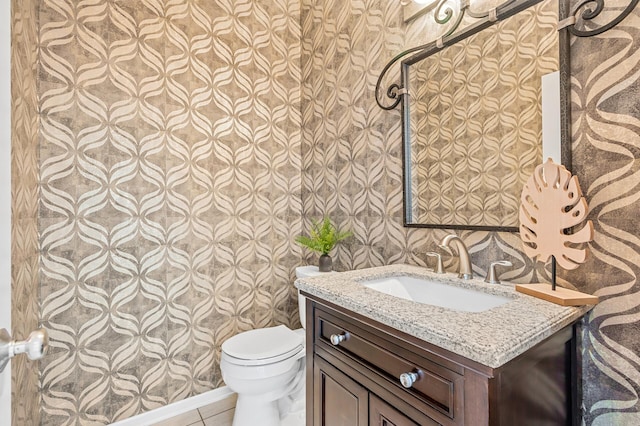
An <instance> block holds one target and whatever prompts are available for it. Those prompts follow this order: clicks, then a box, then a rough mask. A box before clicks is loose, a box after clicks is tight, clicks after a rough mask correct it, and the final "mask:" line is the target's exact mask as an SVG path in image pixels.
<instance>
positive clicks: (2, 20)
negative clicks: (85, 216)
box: [0, 0, 11, 424]
mask: <svg viewBox="0 0 640 426" xmlns="http://www.w3.org/2000/svg"><path fill="white" fill-rule="evenodd" d="M0 328H6V329H7V330H10V329H11V2H10V1H9V0H4V1H0ZM0 413H1V414H0V415H1V416H2V418H1V419H0V423H2V424H5V423H3V422H7V423H6V424H11V364H9V366H8V367H7V368H6V369H5V370H4V372H3V373H2V374H0Z"/></svg>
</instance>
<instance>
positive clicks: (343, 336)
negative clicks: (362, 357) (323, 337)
mask: <svg viewBox="0 0 640 426" xmlns="http://www.w3.org/2000/svg"><path fill="white" fill-rule="evenodd" d="M345 340H347V333H340V334H332V335H331V344H332V345H333V346H338V345H339V344H340V343H342V342H344V341H345Z"/></svg>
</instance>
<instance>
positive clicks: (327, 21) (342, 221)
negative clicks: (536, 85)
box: [302, 0, 640, 425]
mask: <svg viewBox="0 0 640 426" xmlns="http://www.w3.org/2000/svg"><path fill="white" fill-rule="evenodd" d="M607 4H608V3H607ZM616 4H617V5H618V6H620V5H621V4H623V5H626V4H628V2H620V1H619V2H617V3H616ZM400 9H401V6H400V2H396V1H391V0H389V1H387V0H369V1H364V2H350V3H348V4H346V5H344V6H343V5H341V6H340V7H336V2H335V1H331V0H325V1H312V0H303V5H302V73H303V81H302V84H303V98H302V120H303V121H302V124H303V167H304V169H303V170H304V174H303V200H302V201H303V206H304V213H305V224H306V223H307V222H308V219H309V218H314V217H317V216H319V215H321V214H323V213H328V214H331V215H332V216H333V217H335V218H336V220H337V222H338V224H339V225H340V226H341V227H343V228H347V229H351V230H353V231H354V233H355V236H354V238H353V239H352V240H351V241H350V242H349V243H348V244H343V245H341V246H339V248H338V251H337V259H336V265H337V267H338V268H339V269H354V268H365V267H369V266H378V265H383V264H390V263H400V262H407V263H413V264H425V262H426V259H425V255H424V253H425V252H426V251H431V250H434V249H436V250H437V243H438V242H439V241H440V240H441V238H442V237H443V236H444V235H446V234H447V233H448V232H447V231H446V230H436V229H408V228H403V227H402V175H401V173H402V168H401V129H400V116H399V110H395V111H391V112H385V111H382V110H381V109H380V108H378V107H377V105H376V104H375V98H374V88H375V82H376V78H377V76H378V74H379V72H380V71H381V70H382V67H383V66H384V65H385V63H386V62H387V61H388V60H389V59H390V58H392V57H393V56H394V55H395V54H397V53H398V52H400V51H402V50H403V48H408V47H410V46H414V45H417V44H420V43H423V42H425V41H426V40H425V39H424V35H423V34H422V31H421V30H422V29H423V28H424V19H423V20H419V21H416V22H413V23H411V24H410V25H404V24H403V23H402V21H401V10H400ZM612 10H613V11H612V12H611V13H609V12H607V13H605V15H607V16H610V15H613V16H615V14H616V13H617V12H616V11H619V10H620V8H618V9H615V8H614V9H612ZM638 28H640V11H639V10H637V8H636V11H635V14H634V15H632V16H630V17H628V18H627V19H625V20H624V21H623V22H622V24H620V25H619V26H618V27H616V28H615V29H614V30H611V31H609V32H607V33H604V34H603V35H601V36H598V37H596V38H593V39H579V40H574V42H573V46H572V49H573V51H572V57H571V62H572V77H573V78H572V86H573V106H572V110H573V120H574V125H573V135H574V136H573V147H572V149H573V169H574V172H575V173H576V174H577V175H578V176H579V178H580V180H581V186H582V188H583V191H584V192H585V196H586V197H587V200H588V201H589V203H590V205H591V208H592V212H591V219H592V220H593V221H594V225H595V228H596V236H595V240H594V242H593V243H592V244H591V245H590V247H591V256H590V257H589V260H588V262H587V264H585V265H583V266H582V267H581V268H578V269H577V270H575V271H572V272H571V273H570V274H568V273H566V272H563V273H562V276H561V277H560V279H561V282H562V283H563V284H564V285H570V286H575V287H578V288H579V289H580V290H583V291H587V292H591V293H596V294H598V295H599V296H600V297H601V298H602V300H603V301H602V303H601V304H600V305H598V307H597V308H596V309H595V310H594V311H593V313H592V314H591V315H590V316H589V317H588V320H587V325H586V327H585V333H584V354H583V359H584V368H583V374H584V377H583V381H584V383H583V384H584V413H585V417H584V420H585V424H588V425H613V424H615V425H637V424H640V402H639V400H638V394H639V393H640V379H639V377H640V358H639V357H638V355H637V353H638V349H639V347H640V345H639V342H640V334H639V332H638V330H639V327H638V324H639V321H640V320H639V316H638V314H639V312H640V308H638V305H639V303H638V300H640V299H639V298H638V294H637V293H638V283H637V278H636V277H637V276H638V275H639V274H640V254H639V253H640V241H639V240H638V237H637V235H638V234H639V233H640V228H639V225H638V221H637V219H636V216H637V210H638V198H639V194H640V184H639V182H640V181H639V180H638V158H639V156H640V150H639V146H640V140H639V139H638V135H639V134H640V121H639V120H640V104H639V99H640V60H639V59H640V49H638V43H640V32H639V30H638ZM427 32H428V31H427ZM458 234H459V235H460V236H461V237H462V239H463V240H464V241H465V243H466V244H467V246H469V247H470V252H471V255H472V261H473V264H474V271H475V272H476V273H477V274H479V275H482V276H484V274H485V270H486V268H487V266H488V263H489V262H491V261H493V260H497V259H507V260H510V261H512V262H513V264H514V267H513V268H512V269H511V270H510V271H508V272H505V273H504V274H503V277H504V278H505V279H507V280H512V281H515V282H535V281H538V280H541V279H544V277H546V276H547V274H548V273H547V271H546V270H544V268H543V267H542V266H540V265H534V264H533V262H532V261H531V260H530V259H528V258H527V257H526V256H525V255H524V254H523V253H522V250H521V241H520V239H519V237H518V234H515V233H490V232H471V231H462V232H458ZM453 263H454V261H453V260H451V259H447V266H448V268H449V269H452V268H454V267H455V266H456V265H454V264H453ZM565 280H569V282H567V281H565Z"/></svg>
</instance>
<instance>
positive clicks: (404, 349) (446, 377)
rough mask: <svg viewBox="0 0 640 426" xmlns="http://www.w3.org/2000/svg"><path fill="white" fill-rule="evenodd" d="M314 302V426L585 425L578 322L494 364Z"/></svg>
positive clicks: (310, 352)
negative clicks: (580, 400)
mask: <svg viewBox="0 0 640 426" xmlns="http://www.w3.org/2000/svg"><path fill="white" fill-rule="evenodd" d="M312 298H313V296H311V297H310V298H308V300H307V407H308V409H307V425H308V426H364V425H376V426H414V425H472V426H482V425H500V426H514V425H518V426H522V425H536V426H538V425H577V424H579V422H580V416H579V411H578V398H577V397H578V392H577V390H578V389H577V386H576V384H577V383H578V382H579V381H578V377H577V371H578V370H577V368H576V365H577V363H576V324H574V325H571V326H568V327H566V328H564V329H562V330H561V331H559V332H558V333H556V334H554V335H553V336H551V337H550V338H548V339H546V340H544V341H543V342H541V343H539V344H538V345H537V346H535V347H533V348H531V349H530V350H528V351H527V352H525V353H524V354H522V355H520V356H519V357H517V358H515V359H514V360H512V361H510V362H508V363H507V364H505V365H503V366H502V367H500V368H490V367H487V366H484V365H481V364H479V363H477V362H474V361H471V360H469V359H467V358H464V357H462V356H459V355H457V354H454V353H452V352H449V351H446V350H444V349H442V348H439V347H437V346H434V345H431V344H429V343H426V342H424V341H422V340H420V339H417V338H415V337H413V336H410V335H407V334H405V333H402V332H399V331H397V330H395V329H393V328H391V327H388V326H386V325H383V324H380V323H378V322H376V321H373V320H371V319H369V318H366V317H364V316H361V315H358V314H354V313H352V312H349V311H346V310H344V309H343V308H341V307H338V306H335V305H333V304H331V303H328V302H324V301H320V300H313V299H312ZM332 336H333V339H334V342H333V343H332V341H331V339H332ZM337 336H343V337H337ZM404 373H407V374H408V375H407V376H405V379H407V378H408V379H409V380H410V379H411V378H415V379H417V380H416V381H415V382H414V383H413V384H412V385H411V386H410V387H408V388H407V387H404V386H403V384H401V381H400V379H399V378H400V376H401V375H402V374H404ZM410 373H414V376H413V377H412V375H411V374H410ZM405 384H408V383H407V382H406V381H405Z"/></svg>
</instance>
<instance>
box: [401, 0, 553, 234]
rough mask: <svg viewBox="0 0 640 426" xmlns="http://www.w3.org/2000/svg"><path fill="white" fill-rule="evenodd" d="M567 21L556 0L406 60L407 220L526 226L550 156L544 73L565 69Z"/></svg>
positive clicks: (451, 224) (435, 224)
mask: <svg viewBox="0 0 640 426" xmlns="http://www.w3.org/2000/svg"><path fill="white" fill-rule="evenodd" d="M471 4H472V5H473V2H472V3H471ZM557 22H558V4H557V2H556V1H552V0H546V1H543V2H541V3H538V4H536V5H534V6H532V7H530V8H528V9H525V10H523V11H521V12H519V13H517V14H515V15H513V16H511V17H509V18H506V19H505V20H503V21H500V22H497V23H496V24H495V25H493V26H490V27H489V28H485V29H483V30H482V31H480V32H476V33H475V34H473V35H471V36H470V37H467V38H465V39H463V40H461V41H458V42H457V43H455V44H452V45H450V46H446V47H445V48H443V49H436V50H437V51H436V52H435V53H434V54H432V55H430V56H428V57H426V58H423V59H420V60H419V61H417V62H413V63H412V61H411V59H409V60H407V61H405V62H408V63H409V65H405V66H404V67H403V74H406V75H405V76H404V77H403V78H404V79H405V81H406V83H405V87H407V88H408V91H409V94H410V95H409V96H408V97H406V98H408V101H405V102H404V104H403V108H404V111H403V119H404V120H405V126H404V127H405V130H404V138H405V140H404V143H405V186H406V187H405V224H406V225H407V226H424V227H439V228H453V229H456V228H462V229H493V230H505V231H516V230H517V227H518V210H519V206H520V193H521V192H522V188H523V185H524V183H525V182H526V180H527V179H528V177H529V176H530V175H531V173H533V170H534V168H535V166H537V165H538V164H540V163H541V162H542V107H541V102H542V95H541V85H542V84H541V81H542V76H543V75H546V74H549V73H552V72H554V71H557V70H558V63H559V60H558V55H559V53H558V51H559V48H558V31H557ZM407 123H408V126H407ZM558 143H559V140H558Z"/></svg>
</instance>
